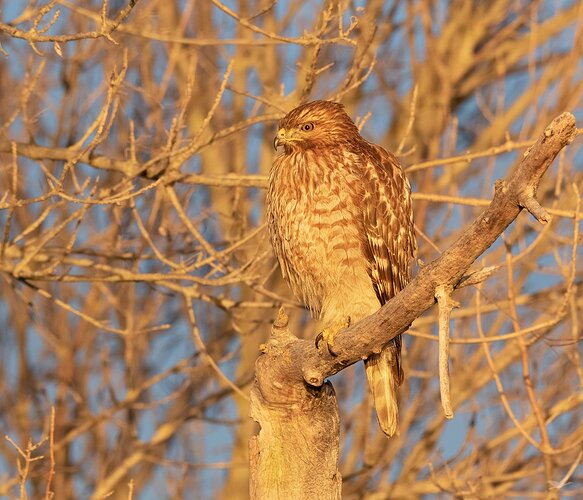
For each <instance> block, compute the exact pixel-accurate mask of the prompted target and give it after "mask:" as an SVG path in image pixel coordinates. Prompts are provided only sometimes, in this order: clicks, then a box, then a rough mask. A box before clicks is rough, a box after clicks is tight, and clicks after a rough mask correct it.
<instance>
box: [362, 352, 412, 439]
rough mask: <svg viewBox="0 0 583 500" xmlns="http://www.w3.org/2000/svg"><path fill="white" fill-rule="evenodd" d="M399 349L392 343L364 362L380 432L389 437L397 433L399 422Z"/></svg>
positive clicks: (400, 375) (400, 373) (400, 377)
mask: <svg viewBox="0 0 583 500" xmlns="http://www.w3.org/2000/svg"><path fill="white" fill-rule="evenodd" d="M399 347H400V346H398V345H396V344H395V343H394V342H392V343H391V344H389V345H387V346H386V347H385V348H384V349H383V350H382V351H381V352H380V353H379V354H373V355H372V356H369V357H368V358H367V359H366V360H365V361H364V367H365V371H366V377H367V379H368V385H369V387H370V389H371V391H372V396H373V400H374V406H375V410H376V414H377V419H378V421H379V425H380V427H381V429H382V431H383V432H384V433H385V434H386V435H387V436H389V437H391V436H393V435H394V434H395V433H396V432H397V425H398V420H399V407H398V401H397V391H398V388H399V385H400V384H401V383H402V381H403V372H402V371H401V363H400V354H401V353H400V349H399Z"/></svg>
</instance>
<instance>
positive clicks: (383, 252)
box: [267, 101, 416, 436]
mask: <svg viewBox="0 0 583 500" xmlns="http://www.w3.org/2000/svg"><path fill="white" fill-rule="evenodd" d="M274 144H275V147H276V148H277V147H279V146H283V153H282V154H280V155H279V156H277V157H276V158H275V160H274V162H273V167H272V169H271V172H270V176H269V189H268V195H267V216H268V224H269V233H270V239H271V243H272V245H273V249H274V251H275V254H276V256H277V258H278V260H279V264H280V267H281V271H282V273H283V276H284V278H285V279H286V280H287V282H288V283H289V285H290V287H291V289H292V291H293V293H294V294H295V296H296V297H297V298H298V300H300V301H301V302H302V303H303V304H305V306H306V307H307V308H309V310H310V311H311V312H312V314H313V315H314V316H316V317H318V318H320V320H321V321H322V325H323V326H324V329H323V330H322V332H321V333H320V335H319V336H318V338H317V342H318V341H321V340H324V341H325V342H326V344H327V345H328V348H329V349H330V350H331V352H333V345H334V334H335V333H337V332H338V331H340V330H341V329H343V328H345V327H346V326H348V325H349V324H350V323H351V322H356V321H359V320H360V319H362V318H364V317H366V316H368V315H370V314H372V313H373V312H375V311H376V310H378V309H379V308H380V307H381V306H382V305H383V304H384V303H385V302H387V301H388V300H389V299H390V298H391V297H393V296H394V295H395V294H396V293H397V292H399V290H401V289H402V288H403V287H404V286H405V285H406V284H407V282H408V281H409V279H410V276H411V269H412V263H413V260H414V256H415V252H416V244H415V235H414V228H413V213H412V207H411V186H410V184H409V182H408V180H407V179H406V177H405V175H404V173H403V169H402V167H401V165H400V164H399V161H398V160H397V158H396V157H395V156H394V155H393V154H391V153H389V152H388V151H386V150H385V149H383V148H382V147H380V146H377V145H375V144H372V143H370V142H368V141H366V140H365V139H364V138H363V137H362V136H361V135H360V133H359V130H358V128H357V127H356V125H355V124H354V122H353V121H352V120H351V119H350V117H349V116H348V114H347V113H346V111H345V109H344V106H342V105H341V104H339V103H336V102H331V101H313V102H309V103H307V104H303V105H301V106H298V107H297V108H295V109H293V110H292V111H291V112H289V113H288V114H287V115H286V116H285V117H284V118H283V119H282V120H281V122H280V123H279V129H278V131H277V136H276V137H275V141H274ZM364 363H365V370H366V375H367V379H368V383H369V386H370V389H371V391H372V395H373V400H374V405H375V409H376V413H377V418H378V421H379V425H380V427H381V429H382V430H383V432H384V433H385V434H387V435H388V436H392V435H393V434H394V433H395V432H396V430H397V421H398V406H397V391H398V387H399V385H400V384H401V383H402V381H403V371H402V368H401V337H400V336H398V337H396V338H395V339H393V340H392V341H391V342H389V344H387V345H386V346H385V347H384V348H383V350H382V351H381V352H380V353H379V354H373V355H371V356H369V357H368V358H367V359H366V360H365V362H364Z"/></svg>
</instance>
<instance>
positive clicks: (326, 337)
mask: <svg viewBox="0 0 583 500" xmlns="http://www.w3.org/2000/svg"><path fill="white" fill-rule="evenodd" d="M349 326H350V316H346V317H344V318H342V319H341V320H340V321H338V322H337V323H332V324H331V325H330V326H327V327H326V328H324V329H323V330H322V331H321V332H320V333H319V334H318V335H317V336H316V349H319V348H320V342H322V340H323V341H324V342H326V348H327V349H328V352H329V353H330V355H331V356H337V354H336V353H335V352H334V351H333V350H332V347H334V337H335V336H336V334H337V333H338V332H339V331H341V330H344V329H345V328H348V327H349Z"/></svg>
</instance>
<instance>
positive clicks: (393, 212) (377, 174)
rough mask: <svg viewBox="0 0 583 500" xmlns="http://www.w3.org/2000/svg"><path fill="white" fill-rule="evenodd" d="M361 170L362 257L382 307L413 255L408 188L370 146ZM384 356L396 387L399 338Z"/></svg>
mask: <svg viewBox="0 0 583 500" xmlns="http://www.w3.org/2000/svg"><path fill="white" fill-rule="evenodd" d="M366 156H367V160H366V165H365V166H364V186H363V189H364V196H363V203H362V212H361V213H362V224H363V229H364V235H365V241H364V253H365V256H366V258H367V259H368V263H369V275H370V277H371V280H372V283H373V286H374V289H375V292H376V295H377V297H378V299H379V301H380V303H381V305H382V304H385V303H386V302H387V301H388V300H389V299H390V298H392V297H394V296H395V295H396V294H397V293H398V292H399V291H400V290H401V289H402V288H403V287H404V286H405V285H406V284H407V283H408V282H409V279H410V277H411V268H412V265H413V259H414V257H415V252H416V244H415V230H414V227H413V211H412V207H411V186H410V184H409V181H408V180H407V178H406V177H405V174H404V173H403V169H402V167H401V165H400V164H399V161H398V160H397V158H396V157H395V156H394V155H392V154H391V153H389V152H387V151H385V150H384V149H383V148H381V147H379V146H375V145H372V144H371V145H370V149H369V154H368V155H366ZM387 352H388V353H392V354H390V355H389V354H387V355H389V357H390V358H391V359H393V361H392V362H390V364H391V366H392V369H393V370H394V374H395V378H396V381H397V383H398V384H399V385H400V384H401V383H402V380H403V371H402V369H401V363H400V357H401V356H400V354H401V336H400V335H398V336H397V337H395V339H394V340H393V342H391V344H389V347H388V351H387Z"/></svg>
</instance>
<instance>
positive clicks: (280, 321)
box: [273, 307, 289, 328]
mask: <svg viewBox="0 0 583 500" xmlns="http://www.w3.org/2000/svg"><path fill="white" fill-rule="evenodd" d="M288 324H289V317H288V315H287V313H286V312H285V309H284V308H283V307H280V308H279V311H278V312H277V318H275V321H274V322H273V327H274V328H285V327H286V326H287V325H288Z"/></svg>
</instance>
